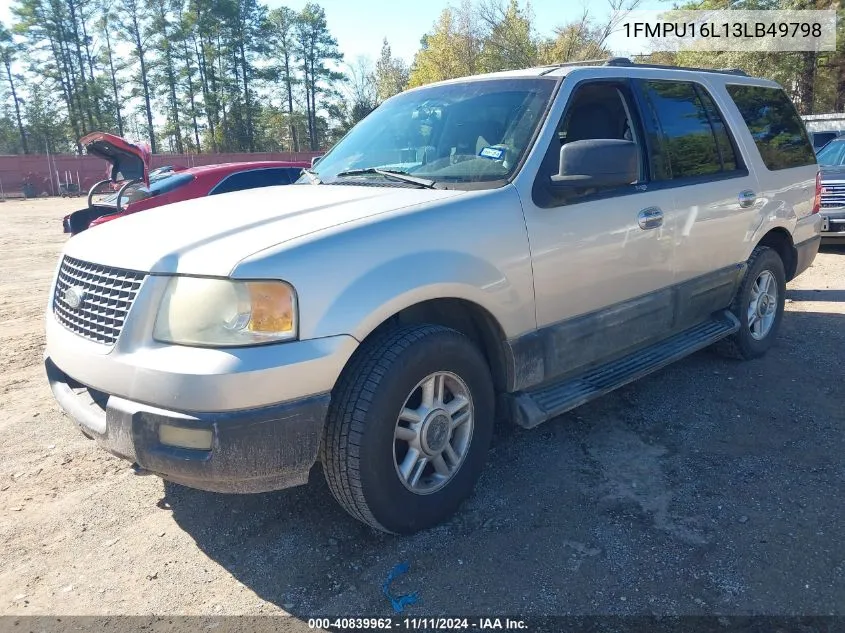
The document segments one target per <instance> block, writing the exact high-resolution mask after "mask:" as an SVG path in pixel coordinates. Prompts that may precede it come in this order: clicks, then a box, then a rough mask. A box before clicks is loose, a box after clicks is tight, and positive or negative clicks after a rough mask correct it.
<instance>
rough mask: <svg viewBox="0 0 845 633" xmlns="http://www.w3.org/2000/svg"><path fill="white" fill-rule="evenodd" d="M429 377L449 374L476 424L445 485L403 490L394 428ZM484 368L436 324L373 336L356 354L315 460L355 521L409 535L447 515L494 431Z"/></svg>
mask: <svg viewBox="0 0 845 633" xmlns="http://www.w3.org/2000/svg"><path fill="white" fill-rule="evenodd" d="M435 372H451V373H453V374H455V375H457V376H459V377H460V378H461V380H463V382H464V383H465V385H466V386H467V388H468V390H469V394H470V396H471V399H472V407H473V411H474V426H473V430H472V436H471V439H470V441H469V445H468V447H467V450H466V454H465V457H464V460H463V462H462V464H461V465H460V467H459V468H458V470H457V472H456V473H455V474H454V475H453V476H452V478H451V479H450V480H449V481H448V483H446V484H445V486H444V487H442V488H440V489H439V490H436V491H434V492H431V493H429V494H416V493H414V492H412V491H411V490H409V489H408V488H406V486H405V485H404V484H403V482H402V480H401V479H400V477H399V475H398V473H397V470H396V465H395V463H394V441H395V440H394V430H395V427H396V423H397V418H398V416H399V412H400V410H401V409H402V407H403V406H404V405H405V401H406V399H407V398H408V396H409V394H410V393H411V392H412V391H413V390H414V387H415V385H417V384H418V383H419V382H420V381H421V380H423V379H424V378H426V377H427V376H429V375H430V374H432V373H435ZM494 402H495V400H494V391H493V383H492V380H491V377H490V370H489V368H488V366H487V363H486V361H485V359H484V357H483V356H482V354H481V352H480V351H479V350H478V349H477V348H476V346H475V345H474V344H473V343H472V342H471V341H470V340H469V339H468V338H467V337H466V336H464V335H463V334H461V333H460V332H457V331H455V330H451V329H448V328H445V327H441V326H439V325H419V326H408V327H402V328H398V329H395V330H390V331H387V332H385V333H382V334H379V335H376V336H375V337H374V338H373V339H370V340H367V341H365V342H364V343H363V344H362V345H361V347H360V348H359V349H358V350H357V351H356V352H355V355H354V356H353V358H352V359H351V360H350V362H349V364H348V365H347V367H346V368H345V369H344V371H343V373H342V375H341V377H340V379H339V380H338V382H337V384H336V385H335V388H334V390H333V391H332V399H331V405H330V406H329V412H328V416H327V420H326V426H325V431H324V435H323V442H322V447H321V461H322V464H323V472H324V474H325V477H326V480H327V482H328V485H329V489H330V490H331V492H332V494H333V495H334V497H335V499H337V501H338V502H339V503H340V505H342V506H343V508H344V509H345V510H346V511H347V512H349V514H351V515H352V516H353V517H355V518H356V519H359V520H360V521H363V522H364V523H367V524H369V525H371V526H372V527H374V528H376V529H378V530H382V531H384V532H390V533H396V534H409V533H413V532H416V531H418V530H423V529H426V528H429V527H432V526H434V525H437V524H438V523H440V522H442V521H443V520H444V519H446V518H447V517H449V516H450V515H452V514H453V513H454V512H455V511H456V510H457V509H458V507H459V506H460V504H461V503H462V502H463V501H464V499H466V498H467V497H468V496H469V495H470V493H471V492H472V489H473V487H474V486H475V483H476V481H477V480H478V477H479V475H480V474H481V470H482V468H483V466H484V462H485V461H486V459H487V451H488V449H489V446H490V440H491V437H492V433H493V425H494V415H495V405H494Z"/></svg>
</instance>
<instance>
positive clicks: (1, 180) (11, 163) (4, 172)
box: [0, 152, 320, 198]
mask: <svg viewBox="0 0 845 633" xmlns="http://www.w3.org/2000/svg"><path fill="white" fill-rule="evenodd" d="M319 155H320V152H273V153H269V152H268V153H254V154H247V153H237V154H234V153H233V154H155V155H154V156H153V159H152V168H153V169H155V168H156V167H163V166H165V165H177V166H185V167H194V166H196V165H214V164H218V163H242V162H245V161H253V160H283V161H308V162H310V160H311V158H312V157H314V156H319ZM104 178H108V165H107V163H106V162H105V161H104V160H103V159H101V158H97V157H96V156H77V155H75V154H51V155H49V156H48V155H46V154H27V155H24V156H0V195H2V196H3V197H6V198H10V197H21V196H23V195H24V191H26V193H27V195H34V196H44V195H47V196H57V195H60V194H61V192H62V189H78V190H80V191H81V192H84V193H87V191H88V189H90V188H91V186H92V185H93V184H94V183H95V182H97V181H99V180H103V179H104ZM68 185H70V186H68Z"/></svg>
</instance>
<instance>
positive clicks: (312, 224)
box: [64, 185, 465, 276]
mask: <svg viewBox="0 0 845 633" xmlns="http://www.w3.org/2000/svg"><path fill="white" fill-rule="evenodd" d="M464 193H465V192H461V191H454V190H448V191H447V190H439V189H438V190H435V189H411V188H399V187H359V186H347V185H288V186H279V187H263V188H259V189H248V190H245V191H236V192H232V193H226V194H221V195H216V196H208V197H205V198H196V199H194V200H186V201H184V202H177V203H174V204H169V205H165V206H163V207H156V208H154V209H149V210H147V211H141V212H139V213H133V214H131V215H128V216H126V217H123V218H119V219H116V220H114V221H112V222H106V223H104V224H102V225H100V226H95V227H91V228H90V229H88V230H87V231H83V232H82V233H80V234H79V235H76V236H74V237H72V238H71V239H70V240H68V242H67V244H66V246H65V250H64V252H65V253H66V254H67V255H70V256H71V257H75V258H77V259H81V260H83V261H88V262H92V263H96V264H103V265H108V266H116V267H118V268H125V269H129V270H139V271H144V272H154V273H184V274H194V275H217V276H226V275H228V274H229V273H231V271H232V270H233V269H234V267H235V265H236V264H237V263H238V262H240V261H241V260H242V259H244V258H246V257H249V256H250V255H253V254H254V253H257V252H259V251H262V250H264V249H267V248H271V247H273V246H277V245H279V244H282V243H284V242H288V241H291V240H295V239H297V238H300V237H304V236H306V235H309V234H311V233H315V232H318V231H322V230H325V229H329V228H332V227H335V226H338V225H342V224H348V223H354V222H357V221H364V220H366V219H367V218H371V217H374V216H378V215H381V214H385V213H389V212H392V211H398V210H400V209H403V208H407V207H411V206H416V205H420V204H425V203H430V202H436V201H438V200H445V199H446V198H451V197H455V196H459V195H463V194H464Z"/></svg>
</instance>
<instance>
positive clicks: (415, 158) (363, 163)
mask: <svg viewBox="0 0 845 633" xmlns="http://www.w3.org/2000/svg"><path fill="white" fill-rule="evenodd" d="M555 83H556V80H555V79H550V78H538V77H531V78H526V79H495V80H480V81H473V82H466V83H456V84H448V85H442V86H432V87H430V88H421V89H418V90H412V91H410V92H406V93H402V94H400V95H397V96H396V97H393V98H392V99H390V100H388V101H386V102H385V103H383V104H382V105H381V106H379V107H378V108H377V109H376V110H375V111H373V113H372V114H370V115H369V116H368V117H367V118H365V119H364V120H363V121H361V122H360V123H358V125H356V126H355V127H354V128H353V129H352V130H351V131H350V132H349V133H348V134H347V135H346V136H345V137H344V138H343V139H342V140H341V141H340V142H339V143H338V144H337V145H335V147H334V148H332V150H331V151H330V152H329V153H328V154H326V155H325V156H324V157H323V158H322V159H320V162H319V163H318V164H317V165H316V166H315V169H314V170H313V173H314V175H316V177H317V178H319V180H320V181H321V182H322V183H324V184H335V183H337V184H365V182H366V181H368V180H378V181H379V182H378V184H379V185H382V186H383V185H394V186H409V183H407V182H403V181H400V180H397V179H395V178H387V177H385V174H379V173H377V172H376V173H373V172H370V173H366V174H362V173H356V174H348V175H344V172H350V171H357V170H367V169H369V170H372V169H374V168H377V169H381V170H386V171H394V172H400V173H405V174H412V175H413V176H416V177H417V178H422V179H426V180H429V181H434V182H435V183H438V184H440V185H446V186H449V185H456V184H457V185H460V183H477V182H493V181H501V180H504V179H506V178H509V177H510V176H511V174H512V173H513V172H514V170H515V169H516V166H517V165H518V164H519V161H520V159H521V158H522V156H523V154H524V153H525V152H526V150H527V149H528V145H529V143H530V142H531V139H532V137H533V135H534V132H535V130H536V128H537V126H538V124H539V122H540V121H541V119H542V117H543V113H544V111H545V109H546V107H547V105H548V103H549V99H550V98H551V95H552V92H553V90H554V87H555ZM298 182H301V183H307V182H316V180H314V179H313V177H311V178H309V176H307V175H306V176H304V177H303V178H302V179H300V180H299V181H298ZM410 186H413V184H410Z"/></svg>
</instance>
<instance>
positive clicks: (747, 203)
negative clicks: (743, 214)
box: [738, 189, 757, 209]
mask: <svg viewBox="0 0 845 633" xmlns="http://www.w3.org/2000/svg"><path fill="white" fill-rule="evenodd" d="M738 198H739V206H740V208H742V209H748V208H749V207H753V206H754V203H755V202H757V194H756V193H754V192H753V191H751V189H746V190H745V191H742V192H740V194H739V196H738Z"/></svg>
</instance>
